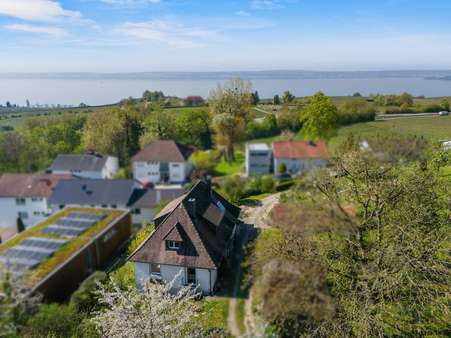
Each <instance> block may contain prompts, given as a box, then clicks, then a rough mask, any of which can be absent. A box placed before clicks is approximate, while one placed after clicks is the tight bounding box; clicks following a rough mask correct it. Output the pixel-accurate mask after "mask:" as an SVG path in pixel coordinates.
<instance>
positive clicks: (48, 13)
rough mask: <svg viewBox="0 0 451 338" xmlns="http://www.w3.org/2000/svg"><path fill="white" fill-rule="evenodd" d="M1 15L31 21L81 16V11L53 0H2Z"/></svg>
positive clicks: (0, 5) (0, 3)
mask: <svg viewBox="0 0 451 338" xmlns="http://www.w3.org/2000/svg"><path fill="white" fill-rule="evenodd" d="M0 15H6V16H11V17H15V18H19V19H23V20H31V21H55V20H59V19H63V18H76V19H78V18H80V17H81V14H80V13H79V12H76V11H70V10H66V9H64V8H63V7H62V6H61V4H60V3H59V2H56V1H53V0H0Z"/></svg>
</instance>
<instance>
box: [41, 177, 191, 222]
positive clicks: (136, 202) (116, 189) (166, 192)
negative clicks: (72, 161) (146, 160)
mask: <svg viewBox="0 0 451 338" xmlns="http://www.w3.org/2000/svg"><path fill="white" fill-rule="evenodd" d="M183 193H184V190H183V188H182V187H181V186H167V187H161V188H159V187H155V188H152V189H144V188H142V186H141V185H139V184H138V183H137V182H136V181H134V180H101V179H78V180H61V181H60V182H59V183H58V184H57V185H56V187H55V189H54V191H53V193H52V195H51V196H50V198H49V200H48V203H49V206H50V208H51V209H52V211H57V210H60V209H63V208H65V207H66V206H68V205H71V206H80V207H93V208H111V209H117V208H119V209H128V210H130V211H131V212H132V221H133V224H142V223H143V222H145V221H147V222H150V221H152V220H153V218H154V216H155V214H154V210H155V208H156V207H157V206H158V205H159V204H160V202H161V201H163V200H165V201H171V200H173V199H174V198H176V197H179V196H181V195H182V194H183Z"/></svg>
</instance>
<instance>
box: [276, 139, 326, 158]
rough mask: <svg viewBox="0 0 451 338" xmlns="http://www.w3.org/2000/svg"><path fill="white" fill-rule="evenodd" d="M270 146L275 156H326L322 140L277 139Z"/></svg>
mask: <svg viewBox="0 0 451 338" xmlns="http://www.w3.org/2000/svg"><path fill="white" fill-rule="evenodd" d="M272 146H273V151H274V157H275V158H296V159H297V158H310V159H325V158H327V146H326V143H325V142H323V141H319V142H307V141H279V142H274V143H273V145H272Z"/></svg>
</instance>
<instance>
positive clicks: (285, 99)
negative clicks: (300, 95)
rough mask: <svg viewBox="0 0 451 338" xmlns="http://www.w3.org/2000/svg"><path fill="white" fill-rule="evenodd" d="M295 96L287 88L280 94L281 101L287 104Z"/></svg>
mask: <svg viewBox="0 0 451 338" xmlns="http://www.w3.org/2000/svg"><path fill="white" fill-rule="evenodd" d="M295 98H296V97H295V96H294V95H293V94H291V93H290V91H289V90H286V91H285V92H284V93H283V95H282V102H283V103H284V104H288V103H291V102H293V101H294V99H295Z"/></svg>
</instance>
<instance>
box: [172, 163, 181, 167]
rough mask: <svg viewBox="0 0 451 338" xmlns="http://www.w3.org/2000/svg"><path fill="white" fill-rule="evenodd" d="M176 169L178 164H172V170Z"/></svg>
mask: <svg viewBox="0 0 451 338" xmlns="http://www.w3.org/2000/svg"><path fill="white" fill-rule="evenodd" d="M178 167H180V164H178V163H174V164H172V168H178Z"/></svg>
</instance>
